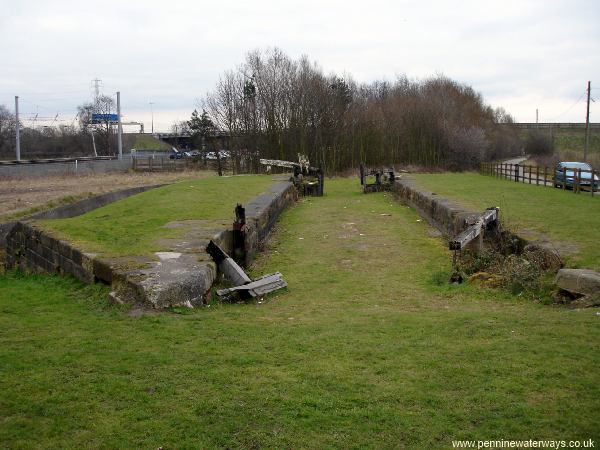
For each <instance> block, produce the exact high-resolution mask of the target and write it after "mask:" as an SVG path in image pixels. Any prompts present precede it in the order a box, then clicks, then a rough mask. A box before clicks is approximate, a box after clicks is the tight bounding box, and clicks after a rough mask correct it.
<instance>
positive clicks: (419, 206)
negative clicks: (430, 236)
mask: <svg viewBox="0 0 600 450" xmlns="http://www.w3.org/2000/svg"><path fill="white" fill-rule="evenodd" d="M393 193H394V195H395V196H396V197H397V198H398V199H399V200H401V201H403V202H404V203H406V204H408V205H409V206H410V207H411V208H414V209H415V210H417V212H418V213H419V214H420V215H421V216H422V217H424V218H425V219H426V220H427V221H429V223H430V224H431V225H433V226H434V227H436V228H437V229H438V230H440V231H441V232H442V233H444V234H446V235H448V236H454V235H456V234H459V233H460V232H462V231H464V230H465V229H466V228H467V227H468V226H469V225H470V224H472V223H474V221H475V220H477V217H479V215H480V214H481V213H475V212H471V211H465V210H464V208H461V207H460V206H458V205H457V204H456V203H453V202H452V201H450V200H448V199H446V198H442V197H440V196H438V195H436V194H435V193H430V192H425V191H422V190H419V189H418V188H417V187H416V186H415V183H414V181H413V180H410V179H401V180H396V182H395V183H394V188H393ZM490 206H493V205H490Z"/></svg>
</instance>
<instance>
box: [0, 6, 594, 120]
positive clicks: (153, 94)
mask: <svg viewBox="0 0 600 450" xmlns="http://www.w3.org/2000/svg"><path fill="white" fill-rule="evenodd" d="M268 46H277V47H279V48H281V49H282V50H283V51H285V52H286V53H287V54H288V55H290V56H291V57H294V58H295V57H298V56H300V55H302V54H306V55H308V56H309V57H310V58H311V59H312V60H314V61H316V62H318V63H319V65H320V66H321V67H322V68H323V69H324V70H325V72H327V73H329V72H336V73H339V74H342V73H349V74H351V75H352V76H353V78H354V79H355V80H357V81H359V82H360V81H365V82H368V81H372V80H375V79H382V78H385V79H388V80H393V79H394V78H395V77H396V75H398V74H406V75H407V76H408V77H409V78H414V79H420V78H424V77H427V76H430V75H435V74H444V75H446V76H448V77H451V78H453V79H455V80H457V81H460V82H463V83H466V84H469V85H471V86H473V88H474V89H475V90H477V91H479V92H481V93H482V94H483V96H484V98H485V100H486V102H487V103H489V104H491V105H492V106H494V107H497V106H503V107H504V108H506V109H507V110H508V111H509V112H510V113H511V114H513V116H514V117H515V119H516V120H517V121H521V122H533V121H535V110H536V108H539V114H540V121H541V122H546V121H548V122H582V121H584V120H585V96H584V95H583V94H584V91H585V89H586V84H587V81H588V80H591V81H592V88H593V90H592V96H594V95H595V96H596V97H598V102H597V103H595V104H592V109H591V120H592V121H595V122H598V121H600V110H599V108H600V89H598V88H600V1H599V0H590V1H577V0H571V1H552V0H544V1H527V0H522V1H512V0H503V1H497V2H496V1H495V2H491V1H485V0H478V1H460V0H458V1H457V0H454V1H434V0H429V1H423V0H419V1H399V0H395V1H379V0H369V1H364V0H363V1H360V2H351V1H348V0H345V1H328V0H319V1H312V0H303V1H285V0H279V1H271V0H254V1H252V2H242V1H240V2H228V1H210V2H207V1H198V0H196V1H179V0H170V1H165V0H162V1H153V0H145V1H125V0H121V1H112V0H103V1H101V2H94V1H81V0H77V1H67V0H53V1H27V0H11V1H8V0H0V104H4V105H6V106H7V107H9V108H10V109H11V110H13V109H14V96H15V95H19V96H20V102H21V103H20V105H21V106H20V109H21V111H22V113H23V114H22V115H23V116H24V118H27V117H31V116H32V115H35V114H36V112H37V113H38V114H39V117H46V118H47V117H52V118H54V117H55V116H56V114H58V117H59V121H66V122H71V121H73V119H74V117H75V114H76V107H77V105H79V104H81V103H83V102H85V101H89V100H90V99H91V98H92V90H91V85H92V82H91V80H92V79H94V78H99V79H101V80H102V91H103V92H104V93H106V94H109V95H113V94H114V93H115V92H116V91H117V90H120V91H121V98H122V108H123V113H124V115H125V117H126V120H132V121H144V122H145V123H146V130H148V131H149V130H150V117H151V114H150V105H149V102H151V101H152V102H154V126H155V131H156V130H168V129H169V128H170V126H171V124H172V123H173V122H174V121H175V120H184V119H187V118H189V115H190V113H191V111H192V110H193V109H194V107H195V105H196V101H197V99H198V98H199V97H201V96H202V95H203V94H204V93H205V92H206V91H208V90H211V89H212V88H213V86H214V85H215V82H216V80H217V78H218V76H219V74H221V73H222V72H223V71H225V70H228V69H231V68H234V67H235V66H237V65H238V64H240V63H241V62H242V61H243V59H244V55H245V54H246V53H247V52H248V51H250V50H253V49H256V48H266V47H268ZM40 123H42V122H40ZM49 123H51V122H44V124H49Z"/></svg>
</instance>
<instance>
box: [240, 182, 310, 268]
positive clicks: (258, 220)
mask: <svg viewBox="0 0 600 450" xmlns="http://www.w3.org/2000/svg"><path fill="white" fill-rule="evenodd" d="M296 200H298V190H297V189H296V187H295V186H294V184H293V183H292V182H291V181H281V182H278V183H276V184H274V185H273V186H271V188H270V189H269V191H268V192H266V193H264V194H261V195H259V196H258V197H256V198H254V199H252V200H251V201H250V202H248V203H247V204H246V205H245V207H246V234H245V253H246V264H250V263H251V262H252V260H253V259H254V256H255V255H256V253H257V252H259V251H260V249H261V247H262V245H263V244H264V242H265V239H266V238H267V236H268V234H269V232H270V231H271V229H272V228H273V226H274V225H275V222H276V221H277V218H278V217H279V215H280V214H281V213H282V212H283V211H284V210H285V209H286V208H287V207H288V206H290V205H291V204H293V203H294V202H296Z"/></svg>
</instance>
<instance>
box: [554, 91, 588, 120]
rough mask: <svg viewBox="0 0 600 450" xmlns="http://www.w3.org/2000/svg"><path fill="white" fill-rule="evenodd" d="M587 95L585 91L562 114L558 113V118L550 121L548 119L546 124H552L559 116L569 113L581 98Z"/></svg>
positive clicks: (556, 117)
mask: <svg viewBox="0 0 600 450" xmlns="http://www.w3.org/2000/svg"><path fill="white" fill-rule="evenodd" d="M586 94H587V89H586V90H585V91H583V93H582V94H581V95H580V96H579V98H578V99H577V100H576V101H575V103H573V104H572V105H571V106H570V107H569V108H568V109H566V110H565V111H563V112H562V113H560V114H559V115H558V116H554V117H552V118H551V119H548V122H553V121H555V120H556V119H558V118H559V117H561V116H564V115H565V114H566V113H568V112H569V111H571V110H572V109H573V108H574V107H575V105H577V104H578V103H579V102H580V101H581V100H582V99H583V97H584V96H585V95H586Z"/></svg>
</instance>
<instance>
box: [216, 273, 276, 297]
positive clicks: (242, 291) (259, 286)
mask: <svg viewBox="0 0 600 450" xmlns="http://www.w3.org/2000/svg"><path fill="white" fill-rule="evenodd" d="M286 286H287V283H286V282H285V280H284V279H283V277H282V275H281V274H280V273H279V272H275V273H272V274H270V275H265V276H262V277H260V278H257V279H256V280H254V281H252V282H250V283H248V284H243V285H241V286H235V287H232V288H227V289H220V290H218V291H217V295H218V296H219V297H221V298H229V297H231V296H232V295H234V294H237V295H239V296H240V297H241V298H249V297H262V296H263V295H265V294H268V293H269V292H273V291H276V290H278V289H281V288H284V287H286Z"/></svg>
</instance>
